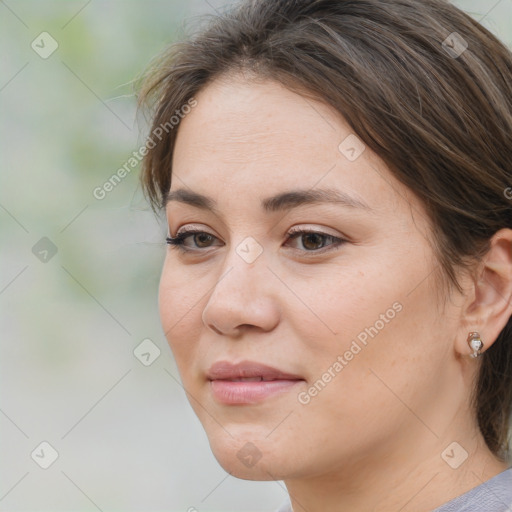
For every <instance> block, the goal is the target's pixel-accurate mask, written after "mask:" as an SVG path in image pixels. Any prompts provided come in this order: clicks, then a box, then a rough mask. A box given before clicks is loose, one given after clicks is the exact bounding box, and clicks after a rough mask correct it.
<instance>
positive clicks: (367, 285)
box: [159, 75, 512, 512]
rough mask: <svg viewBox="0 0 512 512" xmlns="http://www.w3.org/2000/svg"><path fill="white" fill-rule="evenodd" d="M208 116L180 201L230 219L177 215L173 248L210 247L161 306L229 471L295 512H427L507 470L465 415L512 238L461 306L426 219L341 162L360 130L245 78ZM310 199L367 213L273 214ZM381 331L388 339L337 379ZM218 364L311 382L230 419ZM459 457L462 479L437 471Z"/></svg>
mask: <svg viewBox="0 0 512 512" xmlns="http://www.w3.org/2000/svg"><path fill="white" fill-rule="evenodd" d="M196 98H197V101H198V105H197V107H195V108H194V109H193V110H192V112H191V113H190V114H189V115H188V116H187V117H186V118H185V119H184V120H183V121H182V122H181V124H180V127H179V132H178V138H177V143H176V148H175V152H174V156H173V179H172V185H171V191H174V190H177V189H183V188H185V189H187V190H192V191H194V192H198V193H201V194H204V195H207V196H209V197H211V198H212V199H213V200H215V201H216V202H217V207H216V208H217V212H216V213H214V212H212V211H209V210H204V209H201V208H197V207H195V206H192V205H189V204H185V203H183V202H180V201H170V202H169V204H168V205H167V210H166V212H167V218H168V222H169V233H170V235H171V236H176V234H177V232H178V230H181V229H183V228H184V227H194V228H200V229H201V230H204V232H206V233H208V234H211V235H213V236H214V237H215V238H213V239H210V242H208V244H206V247H205V246H204V245H203V246H201V245H199V247H198V246H197V245H195V244H194V238H193V237H190V238H189V239H188V240H187V242H186V244H187V246H188V247H189V248H190V249H191V250H190V251H188V252H186V251H185V252H182V251H180V249H179V248H177V247H171V246H169V247H168V249H167V255H166V259H165V263H164V268H163V272H162V277H161V284H160V295H159V306H160V314H161V319H162V325H163V328H164V330H165V332H166V336H167V339H168V341H169V344H170V347H171V349H172V351H173V354H174V357H175V359H176V362H177V365H178V368H179V371H180V376H181V379H182V382H183V385H184V387H185V389H186V391H187V394H188V397H189V400H190V403H191V405H192V407H193V409H194V411H195V413H196V414H197V416H198V417H199V419H200V421H201V422H202V424H203V426H204V428H205V431H206V433H207V435H208V438H209V441H210V445H211V448H212V450H213V453H214V455H215V457H216V458H217V460H218V461H219V463H220V464H221V465H222V467H223V468H224V469H225V470H226V471H227V472H229V473H231V474H233V475H234V476H236V477H239V478H243V479H250V480H273V479H275V480H284V481H285V483H286V485H287V488H288V491H289V493H290V497H291V500H292V505H293V508H294V511H295V512H298V511H302V510H304V511H306V510H307V511H309V512H315V511H320V510H331V511H337V510H340V511H341V510H352V511H368V510H374V511H396V510H401V511H402V512H407V511H414V512H423V511H425V512H426V511H428V510H432V509H434V508H435V507H438V506H440V505H441V504H442V503H445V502H447V501H448V500H450V499H452V498H454V497H456V496H458V495H460V494H462V493H464V492H466V491H467V490H469V489H471V488H473V487H475V486H476V485H478V484H480V483H482V482H483V481H485V480H488V479H489V478H491V477H492V476H495V475H496V474H498V473H499V472H501V471H503V470H504V469H506V464H503V463H501V462H499V461H498V460H497V459H496V458H495V457H494V456H493V455H492V454H491V453H490V451H489V450H488V449H487V447H486V446H485V443H484V441H483V438H482V436H481V434H480V432H479V430H478V428H477V425H476V420H475V418H474V416H473V412H472V410H471V407H470V393H471V389H472V383H473V379H474V378H475V376H476V375H477V369H478V364H479V360H478V359H471V358H469V357H468V355H469V354H470V353H471V349H470V348H469V347H468V345H467V343H466V338H467V335H468V332H470V331H479V332H480V334H481V336H482V339H483V340H484V343H485V349H488V348H489V346H490V345H492V342H493V341H494V340H495V339H496V337H497V335H498V334H499V332H500V331H501V329H502V328H503V327H504V325H505V323H506V320H507V319H508V317H509V316H510V314H511V307H510V297H511V284H510V283H511V280H512V279H511V268H512V265H511V255H510V252H511V251H510V247H511V240H512V236H511V231H510V230H506V229H503V230H501V231H500V232H498V233H497V234H496V235H495V238H494V239H493V244H492V248H491V251H490V252H489V254H488V257H487V259H486V260H485V261H483V262H482V263H481V264H480V265H479V266H477V267H475V273H474V274H471V275H469V274H464V275H461V284H462V285H463V288H464V293H463V294H460V293H458V292H455V291H453V290H449V289H447V287H446V284H445V283H443V281H442V280H441V279H440V278H439V265H438V263H437V260H436V258H435V255H434V253H433V250H432V246H431V244H430V243H429V237H430V233H431V227H430V222H429V220H428V217H427V215H426V213H425V210H424V208H423V206H422V204H421V203H420V202H419V200H418V199H417V198H416V197H415V196H413V194H412V193H411V192H410V191H409V190H408V189H407V188H406V187H405V186H403V185H402V184H400V183H399V182H398V181H397V180H396V179H394V178H393V176H392V174H391V173H390V171H389V170H388V169H387V168H386V166H385V165H384V164H383V162H382V161H381V160H380V159H379V158H378V157H377V156H376V155H375V154H373V153H372V152H371V151H370V150H369V149H368V148H366V149H365V150H364V151H363V153H362V154H361V155H360V156H359V157H358V158H357V159H355V160H354V161H350V160H349V159H348V158H347V157H346V156H345V155H344V154H343V152H342V151H340V150H339V148H338V146H339V145H340V143H341V142H342V141H344V140H345V139H346V137H347V136H349V135H351V134H352V130H351V129H350V127H349V126H348V125H347V124H346V123H345V121H344V120H343V119H342V118H341V117H340V116H339V115H338V114H337V113H335V112H334V111H333V110H332V109H331V108H330V107H328V106H326V105H324V104H322V103H320V102H317V101H313V100H312V99H309V98H306V97H304V96H301V95H298V94H296V93H294V92H291V91H289V90H287V89H285V88H284V87H282V86H281V85H279V84H277V83H275V82H272V81H263V80H260V81H255V80H251V79H249V78H248V77H246V76H243V75H235V76H227V77H222V78H220V79H217V80H215V81H214V82H213V83H211V84H210V85H208V86H207V87H206V88H205V89H203V90H202V91H201V92H200V93H199V94H198V95H197V97H196ZM342 147H343V146H342ZM404 150H405V149H404ZM313 188H315V189H318V188H334V189H337V190H338V191H341V192H344V193H346V194H348V195H350V196H351V197H353V198H357V199H359V200H362V201H364V202H365V203H366V204H367V205H368V206H369V209H364V208H356V207H351V206H345V205H340V204H327V203H325V204H310V205H303V206H299V207H296V208H293V209H291V210H289V211H277V212H265V211H264V210H263V208H262V207H261V201H262V200H263V199H265V198H267V197H269V196H271V195H274V194H277V193H280V192H284V191H290V190H297V189H307V190H309V189H313ZM294 226H296V227H302V228H308V229H310V230H314V231H319V232H322V233H325V234H327V235H331V236H335V237H339V238H341V239H345V240H346V241H345V242H344V243H342V244H340V245H338V246H336V244H334V245H329V244H330V243H332V239H329V238H321V239H320V242H318V241H317V240H315V239H314V240H313V245H311V243H312V242H311V239H306V240H304V238H301V237H300V236H298V237H295V238H290V237H289V235H288V234H287V233H288V232H289V230H290V228H292V227H294ZM249 236H250V237H253V238H254V239H255V240H256V241H257V242H258V243H259V244H260V245H261V248H262V250H263V252H262V253H261V254H260V255H259V256H258V257H257V258H256V259H255V261H254V262H253V263H247V262H246V261H244V259H242V257H241V256H240V255H239V254H238V253H237V246H239V244H240V243H241V242H242V241H244V239H245V238H246V237H249ZM201 240H202V241H203V242H204V239H199V241H197V239H196V242H197V243H199V244H201ZM308 242H309V245H308ZM322 243H324V244H325V245H326V247H325V249H323V250H322V249H320V250H317V251H316V253H315V251H314V250H311V247H313V249H314V248H316V247H322ZM315 244H316V245H315ZM305 247H306V248H305ZM307 248H310V250H309V251H308V249H307ZM322 251H323V252H322ZM393 304H395V315H394V317H393V318H392V319H389V318H388V316H390V314H388V316H386V311H388V310H390V309H393ZM397 304H398V305H397ZM398 309H400V311H397V310H398ZM381 315H384V316H385V317H386V319H387V320H388V321H387V322H385V321H384V320H381V322H384V327H382V328H379V329H378V334H377V335H374V337H368V340H367V344H366V345H363V344H362V343H360V342H359V343H358V344H359V346H360V347H361V350H360V351H358V352H357V354H355V355H354V356H353V358H351V360H350V361H347V360H346V359H344V361H345V362H346V364H344V365H343V368H342V370H341V371H338V372H336V371H333V370H332V367H333V364H334V363H335V362H336V361H337V360H338V361H339V359H337V358H338V356H342V357H344V354H345V353H346V351H347V350H349V349H350V347H351V346H353V345H352V343H353V341H354V340H356V339H357V336H358V335H359V334H360V333H361V332H363V331H364V330H365V328H368V327H370V326H374V325H377V324H376V321H377V320H379V319H382V316H381ZM380 325H381V323H379V324H378V326H379V327H380ZM356 350H357V349H356ZM219 360H228V361H231V362H233V363H237V362H240V361H243V360H253V361H258V362H261V363H264V364H267V365H271V366H274V367H276V368H279V369H281V370H283V371H286V372H289V373H294V374H298V375H300V376H302V378H303V379H304V380H305V382H301V383H300V384H299V385H297V386H296V388H294V390H293V391H290V392H284V393H281V394H278V395H275V396H272V397H270V398H268V399H267V400H265V401H264V402H261V403H257V404H253V405H251V404H244V405H223V404H220V403H218V402H216V401H215V400H214V398H213V397H212V394H211V391H210V383H209V381H208V380H207V378H206V371H207V370H208V368H209V367H210V366H211V365H212V364H213V363H214V362H216V361H219ZM329 368H331V379H330V382H328V383H327V384H326V385H325V387H323V389H321V391H320V392H318V393H317V394H316V396H312V397H310V401H309V402H308V403H307V404H304V403H300V401H299V400H298V393H299V392H302V393H303V395H302V396H304V392H307V390H308V389H309V388H310V387H311V386H313V384H314V383H315V382H316V381H318V379H319V378H321V377H322V375H323V374H324V373H325V372H326V371H328V369H329ZM332 375H335V376H334V377H332ZM325 379H326V380H327V378H325ZM248 442H250V443H252V445H254V447H255V448H254V447H252V448H250V450H253V453H255V454H258V456H261V458H260V459H259V460H258V461H257V463H256V464H254V465H252V466H251V467H248V466H246V465H244V464H243V463H242V462H241V460H240V459H239V457H237V453H238V452H239V450H240V449H242V448H243V447H244V445H246V443H248ZM453 442H457V443H458V445H455V448H454V447H453V446H452V449H453V452H450V451H448V455H452V454H453V457H449V459H450V462H452V460H454V462H452V464H453V465H455V464H456V463H457V462H460V461H463V462H461V464H460V466H459V467H458V468H457V469H454V468H452V467H450V465H449V464H448V463H447V462H445V460H443V458H442V456H441V454H442V453H443V452H444V451H445V449H446V448H447V447H449V445H451V443H453ZM252 445H251V446H252ZM245 449H246V450H247V449H248V448H247V447H246V448H245ZM466 452H467V458H465V457H466V456H465V455H464V454H465V453H466ZM445 458H446V457H445Z"/></svg>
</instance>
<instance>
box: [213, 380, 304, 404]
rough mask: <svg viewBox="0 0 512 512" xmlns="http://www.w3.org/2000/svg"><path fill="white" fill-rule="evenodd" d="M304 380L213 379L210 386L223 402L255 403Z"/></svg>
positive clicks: (289, 388)
mask: <svg viewBox="0 0 512 512" xmlns="http://www.w3.org/2000/svg"><path fill="white" fill-rule="evenodd" d="M301 382H304V381H303V380H268V381H263V380H260V381H244V382H234V381H229V380H212V381H210V387H211V390H212V393H213V396H214V398H215V399H216V400H217V401H218V402H221V403H223V404H230V405H232V404H253V403H257V402H261V401H263V400H265V399H266V398H269V397H270V396H272V395H275V394H277V393H282V392H285V391H290V390H291V389H293V388H294V387H296V386H297V384H299V383H301Z"/></svg>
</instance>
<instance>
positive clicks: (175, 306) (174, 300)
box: [158, 256, 205, 370]
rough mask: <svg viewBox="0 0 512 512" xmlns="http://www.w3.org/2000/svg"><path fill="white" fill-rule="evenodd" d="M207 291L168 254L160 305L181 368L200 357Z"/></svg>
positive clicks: (162, 320)
mask: <svg viewBox="0 0 512 512" xmlns="http://www.w3.org/2000/svg"><path fill="white" fill-rule="evenodd" d="M204 294H205V288H204V283H202V282H201V280H199V279H195V278H194V276H192V275H190V272H184V268H183V266H181V267H180V266H179V265H177V264H176V263H175V262H174V261H172V260H171V258H170V257H169V256H168V257H167V258H166V261H165V263H164V267H163V270H162V275H161V278H160V286H159V292H158V306H159V312H160V320H161V323H162V329H163V331H164V333H165V336H166V338H167V341H168V343H169V346H170V347H171V350H172V352H173V355H174V357H175V359H176V362H177V364H178V366H179V368H180V370H181V369H182V368H186V367H188V365H187V364H186V363H187V362H188V361H193V360H194V359H195V358H197V342H198V340H199V336H200V329H201V325H202V321H201V312H202V308H203V307H204V301H202V300H201V298H202V297H203V296H204Z"/></svg>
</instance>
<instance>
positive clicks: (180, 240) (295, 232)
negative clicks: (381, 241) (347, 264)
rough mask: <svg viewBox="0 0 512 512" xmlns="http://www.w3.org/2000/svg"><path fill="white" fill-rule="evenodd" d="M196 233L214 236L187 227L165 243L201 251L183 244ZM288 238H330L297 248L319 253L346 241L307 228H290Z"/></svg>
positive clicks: (187, 249)
mask: <svg viewBox="0 0 512 512" xmlns="http://www.w3.org/2000/svg"><path fill="white" fill-rule="evenodd" d="M196 234H205V235H209V236H211V237H213V238H216V237H215V236H214V235H212V234H211V233H208V232H207V231H201V230H200V229H189V230H184V231H182V232H181V233H179V234H177V235H176V236H175V237H167V238H166V239H165V240H166V243H167V244H168V245H170V246H172V247H176V248H177V249H179V250H180V251H182V252H191V251H201V250H202V249H201V248H197V249H191V248H188V247H186V246H185V245H184V242H185V240H186V239H187V238H189V237H191V236H193V235H196ZM287 235H288V238H287V240H286V241H287V242H288V241H289V240H290V239H292V238H298V237H300V236H302V235H319V236H321V237H324V239H329V240H332V241H333V242H332V243H331V244H329V245H327V246H324V247H321V248H320V249H313V250H307V249H297V250H299V251H302V252H305V253H312V254H320V253H324V252H326V251H330V250H335V249H338V248H339V247H340V245H342V244H343V243H345V242H347V240H345V239H343V238H339V237H336V236H334V235H329V234H327V233H322V232H321V231H314V230H308V229H300V228H298V229H291V230H290V231H288V233H287ZM205 249H209V247H206V248H205Z"/></svg>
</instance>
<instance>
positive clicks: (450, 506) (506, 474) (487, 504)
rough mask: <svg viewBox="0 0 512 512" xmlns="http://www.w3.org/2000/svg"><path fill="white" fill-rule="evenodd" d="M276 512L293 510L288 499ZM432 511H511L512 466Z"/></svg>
mask: <svg viewBox="0 0 512 512" xmlns="http://www.w3.org/2000/svg"><path fill="white" fill-rule="evenodd" d="M276 512H293V510H292V507H291V504H290V501H289V500H287V501H286V503H284V504H283V505H282V506H281V507H280V508H279V509H278V510H276ZM432 512H512V467H511V468H509V469H506V470H505V471H503V472H502V473H499V474H498V475H496V476H494V477H493V478H491V479H490V480H487V482H484V483H483V484H480V485H479V486H478V487H475V488H473V489H471V490H470V491H468V492H466V493H464V494H462V495H461V496H459V497H457V498H455V499H453V500H451V501H449V502H448V503H445V504H444V505H441V506H440V507H438V508H436V509H435V510H433V511H432Z"/></svg>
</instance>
